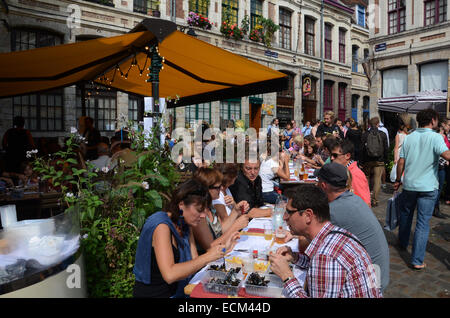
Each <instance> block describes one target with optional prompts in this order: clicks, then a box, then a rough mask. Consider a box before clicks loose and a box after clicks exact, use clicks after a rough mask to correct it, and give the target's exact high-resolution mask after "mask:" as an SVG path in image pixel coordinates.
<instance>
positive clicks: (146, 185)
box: [142, 181, 150, 190]
mask: <svg viewBox="0 0 450 318" xmlns="http://www.w3.org/2000/svg"><path fill="white" fill-rule="evenodd" d="M142 186H143V187H144V189H145V190H148V189H149V188H150V186H149V185H148V182H147V181H143V182H142Z"/></svg>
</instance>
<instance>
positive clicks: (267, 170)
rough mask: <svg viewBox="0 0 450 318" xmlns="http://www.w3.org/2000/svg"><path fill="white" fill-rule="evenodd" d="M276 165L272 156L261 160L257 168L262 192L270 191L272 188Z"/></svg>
mask: <svg viewBox="0 0 450 318" xmlns="http://www.w3.org/2000/svg"><path fill="white" fill-rule="evenodd" d="M278 167H279V165H278V162H276V161H275V160H273V159H272V158H271V159H268V160H264V161H262V162H261V166H260V168H259V176H260V177H261V180H262V192H271V191H273V190H274V189H273V179H274V178H275V176H276V172H277V171H278Z"/></svg>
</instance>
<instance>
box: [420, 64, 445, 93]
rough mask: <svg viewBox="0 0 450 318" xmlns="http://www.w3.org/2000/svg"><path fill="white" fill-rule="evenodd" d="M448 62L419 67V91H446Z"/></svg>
mask: <svg viewBox="0 0 450 318" xmlns="http://www.w3.org/2000/svg"><path fill="white" fill-rule="evenodd" d="M447 81H448V61H441V62H434V63H427V64H423V65H421V66H420V91H421V92H423V91H430V90H436V89H438V90H441V91H443V90H447V85H448V83H447Z"/></svg>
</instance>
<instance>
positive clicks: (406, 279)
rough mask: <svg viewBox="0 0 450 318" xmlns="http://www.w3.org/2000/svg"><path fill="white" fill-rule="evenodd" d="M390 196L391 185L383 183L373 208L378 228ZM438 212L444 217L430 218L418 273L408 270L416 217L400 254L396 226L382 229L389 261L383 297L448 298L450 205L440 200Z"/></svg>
mask: <svg viewBox="0 0 450 318" xmlns="http://www.w3.org/2000/svg"><path fill="white" fill-rule="evenodd" d="M392 193H393V189H392V185H391V184H387V186H386V189H385V190H384V191H381V192H380V204H379V205H378V206H377V207H375V208H373V211H374V213H375V215H376V216H377V218H378V221H379V222H380V223H381V225H382V226H384V224H385V215H386V204H387V201H388V199H389V198H390V197H391V196H392ZM441 212H442V213H443V214H445V215H447V216H448V218H447V219H438V218H436V217H432V219H431V222H430V234H429V239H428V245H427V250H426V256H425V261H424V262H425V263H426V264H427V267H426V268H425V269H424V270H422V271H415V270H413V269H411V268H410V267H408V265H409V263H410V259H411V248H412V247H411V242H412V238H413V234H414V228H415V222H416V221H415V220H416V217H415V216H414V220H413V227H412V230H411V237H410V244H409V246H408V249H407V250H406V251H400V250H399V248H398V247H397V235H398V227H397V229H395V231H392V232H390V231H386V230H384V232H385V235H386V238H387V241H388V244H389V251H390V261H391V262H390V283H389V286H388V287H387V288H386V290H385V292H384V297H385V298H450V206H448V205H446V204H445V202H444V201H442V200H441ZM416 213H417V212H416Z"/></svg>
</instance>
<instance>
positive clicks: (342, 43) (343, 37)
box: [339, 29, 346, 64]
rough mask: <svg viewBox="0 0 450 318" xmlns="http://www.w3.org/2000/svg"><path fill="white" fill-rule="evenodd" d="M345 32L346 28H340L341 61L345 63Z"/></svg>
mask: <svg viewBox="0 0 450 318" xmlns="http://www.w3.org/2000/svg"><path fill="white" fill-rule="evenodd" d="M345 33H346V31H345V30H344V29H339V62H341V63H344V64H345Z"/></svg>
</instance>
